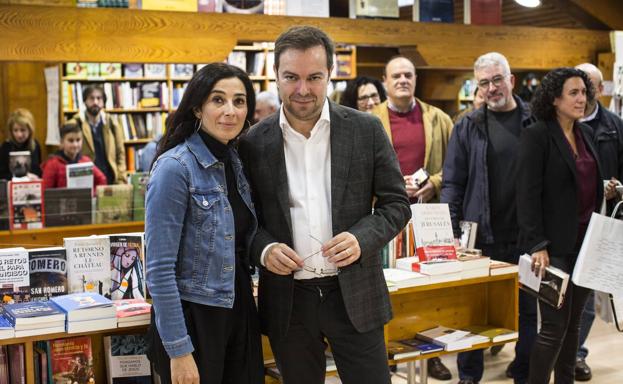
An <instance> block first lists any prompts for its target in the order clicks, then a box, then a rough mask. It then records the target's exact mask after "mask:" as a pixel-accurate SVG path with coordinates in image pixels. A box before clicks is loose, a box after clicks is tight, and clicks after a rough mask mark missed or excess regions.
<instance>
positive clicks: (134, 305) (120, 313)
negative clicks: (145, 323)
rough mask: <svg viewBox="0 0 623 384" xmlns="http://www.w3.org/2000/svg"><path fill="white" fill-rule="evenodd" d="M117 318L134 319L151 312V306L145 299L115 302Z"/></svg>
mask: <svg viewBox="0 0 623 384" xmlns="http://www.w3.org/2000/svg"><path fill="white" fill-rule="evenodd" d="M113 304H114V305H115V309H116V310H117V317H133V316H138V315H145V314H149V313H150V312H151V304H149V303H148V302H146V301H145V300H144V299H125V300H114V301H113Z"/></svg>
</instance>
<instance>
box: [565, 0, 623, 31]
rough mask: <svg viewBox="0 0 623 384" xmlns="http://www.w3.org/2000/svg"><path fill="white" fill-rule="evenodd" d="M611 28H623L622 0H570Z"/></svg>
mask: <svg viewBox="0 0 623 384" xmlns="http://www.w3.org/2000/svg"><path fill="white" fill-rule="evenodd" d="M569 2H571V3H573V4H575V5H576V6H577V7H579V8H581V9H582V10H583V11H584V12H586V13H587V14H590V15H592V16H593V17H595V18H596V19H598V20H600V21H601V22H602V23H604V24H605V25H607V26H608V28H609V29H611V30H623V4H622V3H621V0H569Z"/></svg>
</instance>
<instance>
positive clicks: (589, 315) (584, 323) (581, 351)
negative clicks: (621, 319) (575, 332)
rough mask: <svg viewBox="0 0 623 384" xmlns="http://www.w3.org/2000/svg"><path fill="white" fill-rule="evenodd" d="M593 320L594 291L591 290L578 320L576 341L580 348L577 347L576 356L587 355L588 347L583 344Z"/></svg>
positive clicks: (583, 357) (584, 357)
mask: <svg viewBox="0 0 623 384" xmlns="http://www.w3.org/2000/svg"><path fill="white" fill-rule="evenodd" d="M593 321H595V292H594V291H591V293H590V294H589V296H588V300H586V305H585V306H584V311H583V312H582V319H581V320H580V339H579V341H578V345H579V346H580V348H578V357H580V358H582V359H586V357H587V356H588V348H586V346H585V345H584V344H585V343H586V339H587V338H588V334H589V333H590V331H591V327H592V326H593Z"/></svg>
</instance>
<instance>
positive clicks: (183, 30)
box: [0, 6, 610, 69]
mask: <svg viewBox="0 0 623 384" xmlns="http://www.w3.org/2000/svg"><path fill="white" fill-rule="evenodd" d="M304 24H307V25H314V26H317V27H319V28H321V29H323V30H324V31H326V32H327V33H328V34H329V35H330V36H331V37H332V38H333V39H334V40H335V41H337V42H340V43H347V44H356V45H364V46H386V47H405V46H417V50H418V52H419V54H420V55H421V56H422V58H423V59H424V60H425V62H426V63H427V65H428V66H430V67H432V68H471V66H472V64H473V62H474V60H475V59H476V58H477V57H478V56H479V55H481V54H483V53H485V52H488V51H499V52H501V53H503V54H505V55H506V56H507V57H508V59H509V62H510V64H511V66H512V67H514V68H524V69H549V68H553V67H557V66H566V65H575V64H577V63H580V62H585V61H594V60H595V58H596V55H597V53H599V52H605V51H609V50H610V40H609V36H608V32H607V31H593V30H578V29H559V28H535V27H522V26H472V25H462V24H439V23H413V22H410V21H388V20H352V19H347V18H330V19H327V18H309V17H288V16H265V15H240V14H227V13H223V14H206V13H186V12H160V11H141V10H131V9H113V8H108V9H101V8H100V9H85V8H64V7H45V6H0V61H24V60H27V61H95V62H98V61H104V62H107V61H113V62H147V63H158V62H163V63H174V62H177V63H205V62H210V61H216V60H223V59H224V58H226V57H227V55H228V53H229V52H230V51H231V50H232V49H233V47H234V45H235V44H237V43H238V42H243V41H273V40H274V39H275V38H276V37H277V36H278V35H279V34H280V33H281V32H282V31H284V30H285V29H286V28H288V27H290V26H293V25H304Z"/></svg>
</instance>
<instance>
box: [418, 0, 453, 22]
mask: <svg viewBox="0 0 623 384" xmlns="http://www.w3.org/2000/svg"><path fill="white" fill-rule="evenodd" d="M419 3H420V4H419V5H420V8H419V15H420V18H419V21H426V22H436V23H452V22H454V2H453V1H452V0H420V1H419Z"/></svg>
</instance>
